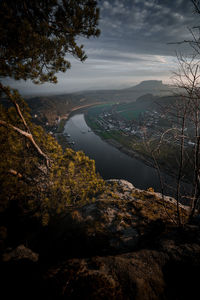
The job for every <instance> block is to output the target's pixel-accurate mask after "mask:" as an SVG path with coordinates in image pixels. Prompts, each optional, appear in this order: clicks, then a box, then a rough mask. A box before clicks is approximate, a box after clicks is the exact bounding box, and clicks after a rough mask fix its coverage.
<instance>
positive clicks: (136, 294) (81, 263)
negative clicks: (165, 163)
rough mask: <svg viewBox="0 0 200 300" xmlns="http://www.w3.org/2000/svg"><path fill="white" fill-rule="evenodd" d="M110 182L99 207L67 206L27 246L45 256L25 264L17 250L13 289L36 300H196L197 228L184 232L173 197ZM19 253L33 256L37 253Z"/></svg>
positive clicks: (199, 261) (183, 214) (199, 259)
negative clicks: (59, 216)
mask: <svg viewBox="0 0 200 300" xmlns="http://www.w3.org/2000/svg"><path fill="white" fill-rule="evenodd" d="M108 185H109V187H108V190H107V192H106V193H105V194H101V195H99V196H98V197H97V199H96V201H95V202H92V203H88V204H85V205H83V206H80V205H79V206H77V207H69V208H68V213H67V214H66V215H65V216H64V217H63V218H61V219H59V220H57V221H56V223H55V222H54V223H53V224H52V225H50V226H49V227H48V228H46V229H44V230H43V231H41V232H40V234H39V235H38V236H37V243H35V242H33V241H31V240H30V241H29V246H30V248H31V249H33V251H34V252H38V253H39V260H38V261H37V262H36V263H34V262H33V261H34V260H33V259H31V263H30V260H29V261H28V262H27V260H26V263H24V260H23V259H22V261H23V263H21V262H20V260H16V259H13V254H12V252H11V253H10V255H11V257H12V259H11V260H9V262H5V260H4V262H3V268H4V270H5V269H6V268H7V267H6V266H7V265H6V264H8V266H9V268H10V269H9V272H7V273H8V274H7V276H8V278H9V280H10V281H11V279H10V278H12V280H13V281H14V282H15V279H16V275H14V277H13V274H18V275H17V277H18V278H17V281H16V282H17V283H14V284H13V283H12V282H9V284H10V285H11V286H12V284H13V285H15V286H16V289H17V292H18V296H20V297H21V299H22V298H24V299H26V296H27V292H28V291H29V292H28V293H29V294H31V295H32V296H33V298H34V299H35V298H36V297H38V298H39V297H45V299H56V300H57V299H69V300H70V299H74V300H75V299H77V300H78V299H81V300H82V299H83V300H84V299H87V300H90V299H91V300H97V299H99V300H100V299H101V300H102V299H104V300H114V299H115V300H160V299H163V300H173V299H174V300H184V299H195V293H197V292H198V276H196V274H198V272H199V268H200V230H199V225H190V226H189V225H186V226H185V227H183V228H178V227H177V226H176V224H175V223H176V202H175V200H174V199H172V198H171V197H162V195H160V194H158V193H155V192H154V191H153V190H152V189H149V190H148V191H143V190H139V189H136V188H135V187H134V186H133V185H132V184H131V183H129V182H127V181H124V180H110V181H108ZM180 212H181V218H182V221H183V222H184V220H186V219H187V215H188V211H187V207H185V206H181V211H180ZM18 248H19V247H18ZM21 248H23V249H22V250H26V251H25V253H28V254H29V255H28V257H29V258H30V256H31V257H32V254H35V253H34V252H29V251H28V252H27V250H30V249H26V248H25V247H24V246H23V247H21ZM21 248H20V249H21ZM18 250H19V249H18ZM16 251H17V250H16ZM16 251H14V252H15V254H16V253H18V252H16ZM22 252H23V251H22ZM20 253H21V252H20ZM23 253H24V252H23ZM23 253H22V254H23ZM14 256H15V257H16V255H14ZM23 256H24V255H22V257H23ZM25 256H26V255H25ZM13 260H14V264H13V263H12V261H13ZM21 266H22V267H21ZM10 274H12V276H11V277H10ZM24 282H27V289H25V290H23V287H24ZM20 284H21V286H20ZM31 291H33V292H31ZM10 292H11V293H12V291H10ZM14 294H15V296H16V292H15V293H14ZM31 295H29V296H30V297H29V299H32V298H31Z"/></svg>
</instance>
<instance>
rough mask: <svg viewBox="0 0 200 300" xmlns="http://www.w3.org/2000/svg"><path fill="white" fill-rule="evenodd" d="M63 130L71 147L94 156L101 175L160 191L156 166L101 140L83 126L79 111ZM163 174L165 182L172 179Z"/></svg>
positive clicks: (169, 182)
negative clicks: (71, 143)
mask: <svg viewBox="0 0 200 300" xmlns="http://www.w3.org/2000/svg"><path fill="white" fill-rule="evenodd" d="M64 134H69V135H70V137H68V138H67V139H68V140H69V141H70V142H74V145H73V146H72V148H73V149H74V150H82V151H83V152H84V153H85V154H86V155H87V156H89V157H90V158H92V159H94V160H95V162H96V170H97V172H99V173H100V175H101V176H102V177H103V178H104V179H111V178H115V179H125V180H128V181H130V182H131V183H133V185H134V186H136V187H138V188H140V189H147V188H149V187H152V188H154V190H155V191H160V184H159V179H158V176H157V172H156V170H155V169H154V168H152V167H150V166H148V165H146V164H145V163H144V162H143V161H140V160H138V159H136V158H133V157H130V156H128V155H126V154H124V153H122V152H120V151H119V150H118V149H116V148H115V147H113V146H111V145H109V144H108V143H106V141H104V140H102V139H101V138H100V137H99V136H98V135H96V134H95V133H94V132H93V131H91V129H90V128H89V127H88V126H87V124H86V122H85V119H84V114H83V113H78V114H76V115H73V116H72V117H71V118H70V119H69V120H68V121H67V122H66V125H65V128H64ZM163 176H164V178H165V181H166V183H167V184H169V185H171V184H172V183H173V181H174V179H172V178H171V177H170V176H168V175H166V174H163ZM167 191H168V192H166V194H171V193H169V188H168V189H167Z"/></svg>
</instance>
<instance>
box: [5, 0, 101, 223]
mask: <svg viewBox="0 0 200 300" xmlns="http://www.w3.org/2000/svg"><path fill="white" fill-rule="evenodd" d="M98 18H99V10H98V8H97V2H96V1H94V0H87V1H86V0H79V1H73V0H45V1H41V0H36V1H28V0H24V1H23V0H19V1H14V0H10V1H8V0H2V1H0V78H1V79H2V78H4V77H13V78H14V79H16V80H19V79H23V80H27V79H30V80H32V81H33V82H34V83H43V82H46V81H50V82H53V83H56V81H57V78H56V75H55V74H56V73H57V72H58V71H61V72H65V71H66V70H67V69H68V68H69V67H70V63H69V61H68V60H67V59H66V57H65V56H66V54H71V55H73V56H74V57H76V58H78V59H79V60H81V61H84V60H85V59H86V55H85V52H84V50H83V45H78V43H77V38H78V37H81V36H83V37H86V38H89V37H91V36H94V37H95V36H98V35H99V29H98V28H97V26H98ZM0 91H1V105H0V134H1V135H0V147H1V153H2V156H1V162H0V184H1V189H0V213H2V212H5V210H7V209H10V207H12V206H13V203H14V207H15V206H16V205H17V208H18V212H19V215H21V214H22V215H24V214H27V215H29V214H31V215H39V216H41V217H42V221H43V223H44V224H46V223H47V222H48V217H49V213H50V214H54V213H55V212H56V211H57V212H60V211H62V209H64V208H65V207H66V204H67V203H69V202H74V201H81V200H82V201H86V200H87V199H88V198H89V197H90V198H91V197H93V196H94V195H95V194H96V193H98V192H99V191H100V190H101V189H102V188H103V186H104V182H103V180H102V179H101V178H100V177H99V176H98V175H97V174H96V172H95V168H94V162H93V161H91V160H89V159H88V158H87V157H86V156H85V155H84V154H80V153H79V154H76V153H75V152H74V151H72V150H69V149H67V150H66V152H65V153H63V152H62V149H61V147H60V146H59V145H58V144H57V142H56V141H55V140H54V139H53V138H52V137H51V136H49V135H48V134H46V133H45V132H44V130H43V129H42V128H41V127H38V126H36V125H34V124H33V123H32V122H31V116H30V111H29V108H28V106H27V104H26V102H25V101H24V99H23V98H22V97H21V96H20V95H19V93H18V92H17V91H16V90H12V89H11V88H10V87H6V86H4V85H3V83H2V82H0ZM3 96H4V97H3ZM4 98H6V101H4ZM7 100H8V101H9V102H10V104H8V101H7ZM3 103H4V104H5V105H3Z"/></svg>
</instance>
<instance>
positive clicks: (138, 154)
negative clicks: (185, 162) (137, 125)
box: [84, 114, 191, 189]
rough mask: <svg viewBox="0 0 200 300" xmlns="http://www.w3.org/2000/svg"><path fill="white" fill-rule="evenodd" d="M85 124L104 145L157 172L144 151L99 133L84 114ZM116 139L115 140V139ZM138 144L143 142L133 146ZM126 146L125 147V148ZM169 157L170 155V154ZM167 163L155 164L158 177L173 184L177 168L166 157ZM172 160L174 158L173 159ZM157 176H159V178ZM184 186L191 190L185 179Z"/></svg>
mask: <svg viewBox="0 0 200 300" xmlns="http://www.w3.org/2000/svg"><path fill="white" fill-rule="evenodd" d="M84 116H85V122H86V123H87V125H88V126H89V127H90V128H91V129H92V130H93V131H94V132H95V134H97V135H98V136H99V137H100V138H101V139H102V140H103V141H105V142H106V143H108V144H110V145H111V146H113V147H115V148H116V149H118V150H119V151H120V152H122V153H124V154H126V155H128V156H129V157H131V158H135V159H138V160H139V161H141V162H143V163H144V164H146V165H147V166H149V167H152V168H154V169H156V170H158V169H157V168H156V166H155V162H154V159H153V157H150V155H145V153H144V152H145V151H147V150H145V149H144V151H143V152H142V151H138V150H136V149H134V145H131V149H130V148H128V146H129V145H128V143H127V140H126V141H125V138H123V137H122V136H121V141H122V143H123V144H122V143H120V141H119V140H120V138H119V136H118V135H116V134H112V132H108V133H107V132H105V133H104V132H101V131H100V130H99V127H95V123H93V122H91V121H90V119H88V118H87V115H86V114H85V115H84ZM115 137H116V139H115ZM140 143H143V141H142V140H141V141H137V142H136V143H135V144H136V145H140ZM126 144H127V146H126ZM139 148H141V149H142V147H141V146H140V147H139ZM170 155H171V154H170ZM167 159H168V160H167V162H168V165H167V164H166V160H164V159H161V160H159V159H157V163H158V164H159V171H158V172H160V175H161V176H162V174H163V173H165V174H167V175H168V176H170V177H172V178H173V179H174V180H173V181H174V182H175V181H176V179H177V176H176V172H177V170H178V167H176V166H172V165H171V164H170V161H169V157H167ZM173 160H174V158H173ZM160 175H159V176H160ZM182 182H183V183H184V184H186V185H187V188H189V189H190V188H191V182H190V181H189V179H187V177H185V178H184V181H182ZM163 184H165V180H163Z"/></svg>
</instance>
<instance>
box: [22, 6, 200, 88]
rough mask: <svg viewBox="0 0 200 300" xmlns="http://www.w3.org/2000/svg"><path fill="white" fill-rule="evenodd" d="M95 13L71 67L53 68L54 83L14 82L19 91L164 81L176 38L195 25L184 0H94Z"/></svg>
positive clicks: (185, 36) (186, 34) (172, 61)
mask: <svg viewBox="0 0 200 300" xmlns="http://www.w3.org/2000/svg"><path fill="white" fill-rule="evenodd" d="M99 7H100V11H101V19H100V22H99V27H100V29H101V36H100V38H98V39H90V40H82V39H80V42H81V43H83V44H84V45H85V50H86V53H87V55H88V59H87V61H86V62H85V63H84V64H82V63H80V62H78V61H75V60H74V59H72V58H71V57H69V60H70V61H71V62H72V69H71V70H70V71H68V72H67V73H66V74H62V73H59V74H58V79H59V83H58V84H57V85H56V86H53V85H50V84H45V85H43V86H42V87H38V86H37V87H36V88H33V87H32V86H33V85H31V83H30V82H28V83H26V85H23V84H22V83H21V82H20V83H19V84H18V85H17V87H18V88H21V90H23V92H27V91H31V89H32V91H34V92H35V91H37V92H42V91H44V92H45V91H48V92H51V91H52V92H61V93H62V92H71V91H74V90H83V89H91V88H93V89H95V88H116V87H122V86H128V85H129V86H130V85H132V84H135V83H137V82H139V81H141V80H146V79H163V80H164V81H165V82H169V77H170V75H171V71H172V70H173V68H174V66H175V50H182V51H187V47H186V45H182V48H181V49H179V46H178V45H177V44H171V43H176V42H179V41H183V40H184V39H189V38H190V37H191V36H190V33H189V30H188V28H192V27H193V26H195V25H198V21H199V16H198V15H197V14H194V7H193V5H192V3H191V1H190V0H99Z"/></svg>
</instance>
